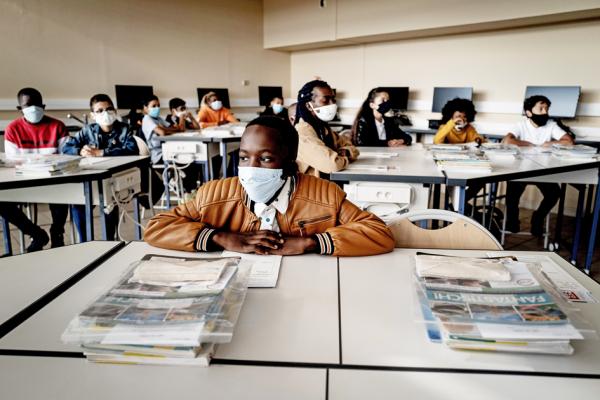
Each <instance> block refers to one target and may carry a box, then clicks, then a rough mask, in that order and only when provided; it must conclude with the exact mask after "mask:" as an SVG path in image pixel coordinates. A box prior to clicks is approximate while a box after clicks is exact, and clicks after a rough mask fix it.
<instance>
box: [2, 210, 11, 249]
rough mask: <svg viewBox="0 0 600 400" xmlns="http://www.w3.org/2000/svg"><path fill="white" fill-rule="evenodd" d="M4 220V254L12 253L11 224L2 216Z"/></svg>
mask: <svg viewBox="0 0 600 400" xmlns="http://www.w3.org/2000/svg"><path fill="white" fill-rule="evenodd" d="M0 220H2V236H4V254H5V255H12V242H11V240H10V224H9V223H8V221H7V220H5V219H4V218H2V217H0Z"/></svg>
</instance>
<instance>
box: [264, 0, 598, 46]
mask: <svg viewBox="0 0 600 400" xmlns="http://www.w3.org/2000/svg"><path fill="white" fill-rule="evenodd" d="M321 3H323V6H322V7H321V6H320V5H321ZM264 5H265V7H264V30H265V47H266V48H282V49H287V50H298V49H302V48H307V47H313V48H314V47H328V46H339V45H342V44H344V43H353V42H354V43H357V42H363V43H364V42H374V41H381V40H384V39H386V40H389V39H400V38H408V37H418V36H424V35H439V34H448V33H457V32H468V31H474V30H478V31H481V30H489V29H498V28H508V27H517V26H524V25H532V24H540V23H549V22H557V21H566V20H574V19H582V18H590V17H592V16H594V15H595V16H598V15H600V1H598V0H570V1H564V0H527V1H522V0H494V1H490V0H483V1H482V0H450V1H449V0H420V1H414V0H372V1H364V0H325V1H321V2H319V1H316V0H314V1H306V0H287V1H278V0H265V1H264Z"/></svg>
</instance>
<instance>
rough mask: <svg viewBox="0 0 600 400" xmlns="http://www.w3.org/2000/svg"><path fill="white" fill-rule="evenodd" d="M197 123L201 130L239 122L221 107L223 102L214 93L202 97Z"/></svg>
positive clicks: (227, 110)
mask: <svg viewBox="0 0 600 400" xmlns="http://www.w3.org/2000/svg"><path fill="white" fill-rule="evenodd" d="M198 122H199V123H200V127H201V128H208V127H209V126H219V125H224V124H229V123H233V122H240V121H238V120H237V118H236V117H234V116H233V114H232V113H231V110H229V109H228V108H225V107H223V102H221V100H219V97H218V96H217V94H216V93H215V92H208V93H206V94H205V95H204V96H203V97H202V101H201V102H200V111H198Z"/></svg>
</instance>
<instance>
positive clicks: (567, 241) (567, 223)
mask: <svg viewBox="0 0 600 400" xmlns="http://www.w3.org/2000/svg"><path fill="white" fill-rule="evenodd" d="M129 215H131V212H129ZM530 217H531V211H530V210H526V209H522V210H521V228H522V229H523V231H528V230H529V219H530ZM149 218H150V213H149V212H148V211H146V213H145V217H144V218H143V221H142V224H143V225H145V224H146V222H147V221H148V219H149ZM555 220H556V217H555V216H554V215H553V216H552V219H551V224H550V226H551V232H552V236H551V237H552V238H554V224H555V222H556V221H555ZM588 220H589V218H588ZM38 221H39V224H40V225H41V226H42V227H43V228H45V229H46V230H48V229H49V227H50V213H49V211H48V207H47V206H44V205H41V206H39V211H38ZM65 230H66V234H65V242H66V243H71V236H70V227H69V224H67V226H66V227H65ZM574 230H575V228H574V218H571V217H564V222H563V229H562V235H561V236H562V238H563V241H564V243H561V246H560V248H559V250H558V254H560V255H561V256H562V257H563V258H565V259H567V260H568V259H569V258H570V255H571V252H570V246H571V243H572V238H573V234H574ZM94 231H95V232H94V237H95V238H100V226H99V223H98V217H96V218H95V223H94ZM120 231H121V237H122V239H123V240H133V238H134V225H133V223H132V222H131V220H130V219H125V220H124V221H123V222H122V223H121V229H120ZM583 236H584V237H583V241H582V244H581V246H580V251H579V257H578V260H579V262H580V263H583V261H584V259H585V249H587V242H586V241H585V239H586V237H587V235H583ZM11 237H12V243H13V253H14V254H19V253H20V249H19V243H20V239H19V231H17V230H16V229H14V227H13V229H12V230H11ZM0 241H1V239H0ZM2 246H4V243H2ZM1 248H2V249H3V248H4V247H1ZM504 248H505V249H506V250H526V251H527V250H531V251H541V250H544V244H543V240H542V239H538V238H536V237H533V236H529V235H527V236H522V235H508V236H507V237H506V242H505V244H504ZM2 251H3V250H2ZM591 275H592V277H593V278H594V279H595V280H596V281H599V282H600V249H599V248H598V246H596V248H595V251H594V257H593V264H592V270H591Z"/></svg>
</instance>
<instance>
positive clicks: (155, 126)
mask: <svg viewBox="0 0 600 400" xmlns="http://www.w3.org/2000/svg"><path fill="white" fill-rule="evenodd" d="M144 114H145V115H144V119H143V120H142V132H143V133H144V137H145V138H146V143H148V148H149V149H150V158H151V160H152V164H162V162H163V159H162V146H161V143H160V141H159V140H158V139H157V136H166V135H172V134H173V133H178V132H183V131H185V129H183V128H182V127H181V126H180V125H171V124H169V123H168V122H167V121H165V120H164V119H162V118H161V117H160V102H159V100H158V97H156V96H154V95H152V96H151V97H150V98H149V99H147V100H146V101H145V102H144ZM198 173H199V168H198V166H197V165H196V164H190V165H189V166H188V167H187V168H186V169H184V174H185V176H184V177H183V187H184V189H185V190H186V191H187V192H188V193H190V192H192V191H193V190H194V189H196V188H197V186H198V185H197V180H198ZM154 186H155V185H153V186H152V187H153V190H154ZM152 196H153V198H154V197H155V195H154V194H153V195H152Z"/></svg>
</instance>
